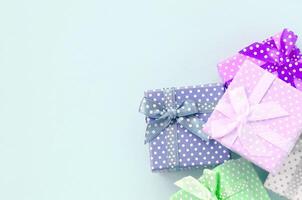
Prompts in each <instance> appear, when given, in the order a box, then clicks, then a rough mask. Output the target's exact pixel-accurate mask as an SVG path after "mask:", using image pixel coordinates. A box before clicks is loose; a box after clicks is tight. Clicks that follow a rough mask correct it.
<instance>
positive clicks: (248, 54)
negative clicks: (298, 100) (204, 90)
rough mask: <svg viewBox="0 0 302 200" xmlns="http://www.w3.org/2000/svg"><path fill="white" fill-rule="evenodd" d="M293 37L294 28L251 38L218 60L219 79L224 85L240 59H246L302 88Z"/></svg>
mask: <svg viewBox="0 0 302 200" xmlns="http://www.w3.org/2000/svg"><path fill="white" fill-rule="evenodd" d="M297 38H298V36H297V35H295V33H294V32H292V31H290V30H288V29H284V30H283V31H281V32H280V33H278V34H276V35H275V36H272V37H269V38H268V39H266V40H264V41H262V42H255V43H253V44H251V45H249V46H247V47H245V48H244V49H242V50H240V51H239V52H238V53H237V54H235V55H234V56H231V57H229V58H228V59H225V60H223V61H222V62H220V63H219V64H218V71H219V74H220V76H221V78H222V80H223V82H225V83H226V85H228V84H229V83H230V82H231V81H232V79H233V78H234V76H235V74H236V73H237V71H238V70H239V68H240V66H241V65H242V63H243V62H244V61H247V60H248V61H251V62H253V63H255V64H257V65H259V66H261V67H262V68H263V69H265V70H267V71H269V72H271V73H274V74H276V75H278V77H279V78H280V79H282V80H284V81H285V82H287V83H290V84H291V85H292V86H294V87H296V88H298V89H300V90H302V81H301V79H302V60H301V59H302V58H301V54H300V50H299V48H298V47H297V46H296V41H297Z"/></svg>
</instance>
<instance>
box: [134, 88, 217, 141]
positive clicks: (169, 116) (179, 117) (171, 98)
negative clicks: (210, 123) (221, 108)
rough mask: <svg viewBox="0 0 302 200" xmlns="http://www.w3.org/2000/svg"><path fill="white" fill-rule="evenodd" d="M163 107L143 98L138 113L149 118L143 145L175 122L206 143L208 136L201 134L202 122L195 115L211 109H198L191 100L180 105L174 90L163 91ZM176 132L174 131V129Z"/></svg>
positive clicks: (208, 111)
mask: <svg viewBox="0 0 302 200" xmlns="http://www.w3.org/2000/svg"><path fill="white" fill-rule="evenodd" d="M163 91H164V94H165V95H164V96H165V101H164V102H165V105H161V104H160V103H158V102H156V101H153V100H152V99H148V98H146V97H144V98H143V100H142V102H141V105H140V108H139V111H140V112H141V113H143V114H144V115H145V116H146V117H148V118H150V119H151V120H149V122H148V125H147V129H146V138H145V143H148V142H150V141H152V140H153V139H154V138H156V137H157V136H158V135H159V134H160V133H161V132H162V131H163V130H164V129H166V128H167V127H168V126H169V125H171V124H175V123H176V122H177V123H179V124H180V125H182V126H183V127H184V128H186V129H188V130H189V131H190V132H191V133H193V134H194V135H196V136H198V137H200V138H201V139H203V140H205V141H208V139H209V138H208V136H207V135H206V134H204V133H203V132H202V126H203V124H204V121H203V120H202V119H199V118H198V117H197V116H196V115H195V114H197V113H210V112H212V109H209V108H204V107H198V105H197V103H196V102H195V101H193V100H185V101H183V102H182V103H181V104H180V105H177V104H176V101H175V89H174V88H170V89H164V90H163ZM175 130H176V129H175Z"/></svg>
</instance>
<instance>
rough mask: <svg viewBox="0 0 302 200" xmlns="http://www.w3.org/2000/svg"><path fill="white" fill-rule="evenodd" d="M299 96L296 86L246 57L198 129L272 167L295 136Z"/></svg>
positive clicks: (299, 122) (274, 168) (270, 169)
mask: <svg viewBox="0 0 302 200" xmlns="http://www.w3.org/2000/svg"><path fill="white" fill-rule="evenodd" d="M301 102H302V92H301V91H299V90H297V89H296V88H294V87H292V86H290V85H289V84H287V83H285V82H284V81H282V80H281V79H279V78H277V77H276V76H274V75H273V74H271V73H269V72H267V71H265V70H264V69H262V68H261V67H259V66H257V65H256V64H254V63H252V62H250V61H246V62H244V63H243V64H242V66H241V68H240V70H239V71H238V72H237V74H236V75H235V77H234V79H233V81H232V82H231V84H230V85H229V87H228V89H227V90H226V92H225V94H224V95H223V97H222V98H221V99H220V101H219V103H218V104H217V106H216V107H215V110H214V111H213V113H212V115H211V116H210V118H209V119H208V121H207V123H206V124H205V125H204V129H203V130H204V131H205V133H207V134H209V136H211V137H212V138H216V140H217V141H218V142H220V143H221V144H223V145H224V146H226V147H228V148H229V149H230V150H232V151H234V152H236V153H237V154H239V155H241V156H242V157H244V158H246V159H247V160H249V161H251V162H253V163H254V164H256V165H258V166H259V167H261V168H263V169H265V170H266V171H268V172H272V173H274V172H276V171H277V170H278V168H279V167H280V166H281V164H282V162H283V161H284V159H285V158H286V157H287V155H288V154H289V152H290V151H291V150H292V148H293V146H294V145H295V143H296V141H297V140H298V138H299V135H300V131H301V128H302V118H301V117H302V114H301V113H302V104H301Z"/></svg>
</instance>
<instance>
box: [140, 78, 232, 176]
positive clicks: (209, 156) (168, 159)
mask: <svg viewBox="0 0 302 200" xmlns="http://www.w3.org/2000/svg"><path fill="white" fill-rule="evenodd" d="M223 93H224V87H223V85H222V84H216V83H215V84H207V85H198V86H191V87H181V88H176V89H175V100H176V104H178V105H179V104H181V103H182V102H183V101H184V100H194V101H195V102H197V104H198V107H200V108H202V110H204V109H209V110H212V109H213V108H214V107H215V105H216V104H217V102H218V100H219V99H220V98H221V96H222V95H223ZM145 97H148V98H151V99H152V100H153V101H156V102H157V103H159V104H164V103H165V102H164V101H165V97H164V92H163V90H149V91H146V92H145ZM195 116H196V117H198V118H199V119H201V120H203V121H204V122H206V121H207V119H208V117H209V116H210V112H207V113H199V114H196V115H195ZM148 120H151V119H147V121H148ZM175 137H176V139H175ZM149 148H150V159H151V169H152V171H155V172H160V171H175V170H183V169H192V168H200V167H205V166H213V165H217V164H221V163H223V162H224V161H226V160H228V159H229V158H230V153H229V151H228V149H226V148H225V147H223V146H222V145H220V144H219V143H218V142H217V141H214V140H209V142H206V141H203V140H202V139H201V138H199V137H197V136H196V135H194V134H192V133H190V131H189V130H187V129H186V128H184V127H183V126H182V125H180V124H178V123H175V124H174V125H173V126H169V127H168V128H167V129H165V130H164V131H162V132H161V134H160V135H159V136H157V137H156V138H155V139H154V140H153V141H151V142H150V147H149ZM175 152H176V153H177V156H175V154H174V153H175Z"/></svg>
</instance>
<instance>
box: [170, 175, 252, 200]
mask: <svg viewBox="0 0 302 200" xmlns="http://www.w3.org/2000/svg"><path fill="white" fill-rule="evenodd" d="M220 176H221V175H220V174H219V172H214V171H212V170H209V169H205V170H204V172H203V176H202V177H201V178H200V179H199V180H197V179H195V178H193V177H191V176H187V177H185V178H183V179H181V180H179V181H177V182H175V185H177V186H178V187H180V188H181V189H182V190H184V191H186V192H187V193H189V194H191V195H193V196H195V197H196V198H198V199H200V200H223V199H228V198H230V197H232V196H233V195H235V194H237V193H239V192H241V191H242V190H244V189H246V187H247V184H246V181H244V180H243V179H239V181H237V182H235V185H232V186H231V187H228V188H225V190H224V192H222V190H221V188H220Z"/></svg>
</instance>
